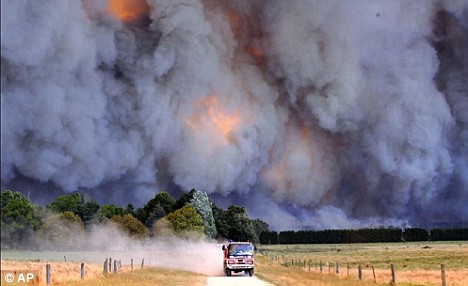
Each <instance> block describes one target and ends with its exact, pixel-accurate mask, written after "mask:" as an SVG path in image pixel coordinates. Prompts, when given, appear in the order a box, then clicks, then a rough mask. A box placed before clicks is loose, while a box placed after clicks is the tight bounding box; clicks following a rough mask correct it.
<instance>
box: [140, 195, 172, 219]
mask: <svg viewBox="0 0 468 286" xmlns="http://www.w3.org/2000/svg"><path fill="white" fill-rule="evenodd" d="M175 202H176V201H175V199H174V198H173V197H171V195H169V194H168V193H167V192H159V193H157V194H156V195H155V196H154V198H152V199H151V200H149V201H148V202H147V203H146V205H144V206H143V207H142V208H140V209H138V210H137V211H136V217H137V218H138V219H139V220H140V221H141V222H142V223H143V224H145V225H146V226H147V227H148V228H151V226H152V225H153V224H154V222H155V221H157V220H158V219H160V218H162V217H164V216H165V215H166V214H168V213H170V212H172V211H173V210H174V205H175Z"/></svg>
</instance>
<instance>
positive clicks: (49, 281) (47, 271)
mask: <svg viewBox="0 0 468 286" xmlns="http://www.w3.org/2000/svg"><path fill="white" fill-rule="evenodd" d="M50 270H51V269H50V264H46V283H47V286H50V284H51V280H52V279H51V278H52V273H50Z"/></svg>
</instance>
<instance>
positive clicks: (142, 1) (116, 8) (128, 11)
mask: <svg viewBox="0 0 468 286" xmlns="http://www.w3.org/2000/svg"><path fill="white" fill-rule="evenodd" d="M107 9H108V10H109V11H110V12H111V13H112V14H113V15H115V16H116V17H117V18H119V19H120V20H122V21H124V22H131V21H135V20H138V19H139V18H140V17H142V16H143V15H145V14H148V13H149V10H150V6H149V5H148V3H146V0H109V2H108V3H107Z"/></svg>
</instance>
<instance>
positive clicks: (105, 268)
mask: <svg viewBox="0 0 468 286" xmlns="http://www.w3.org/2000/svg"><path fill="white" fill-rule="evenodd" d="M107 264H108V263H107V258H106V261H104V269H103V270H102V273H103V274H107Z"/></svg>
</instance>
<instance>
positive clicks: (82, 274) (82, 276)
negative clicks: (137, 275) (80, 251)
mask: <svg viewBox="0 0 468 286" xmlns="http://www.w3.org/2000/svg"><path fill="white" fill-rule="evenodd" d="M83 279H84V263H83V262H81V280H83Z"/></svg>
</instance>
